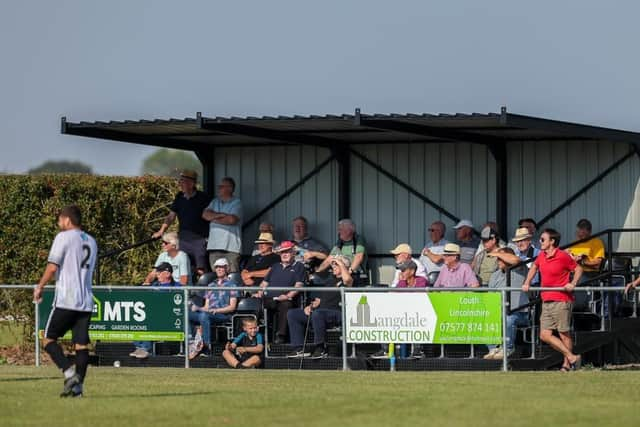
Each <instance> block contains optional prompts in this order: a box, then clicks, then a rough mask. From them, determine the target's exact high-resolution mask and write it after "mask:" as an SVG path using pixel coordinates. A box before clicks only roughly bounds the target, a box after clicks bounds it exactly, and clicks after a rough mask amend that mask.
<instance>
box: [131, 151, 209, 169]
mask: <svg viewBox="0 0 640 427" xmlns="http://www.w3.org/2000/svg"><path fill="white" fill-rule="evenodd" d="M182 169H192V170H194V171H196V172H198V176H202V164H201V163H200V161H199V160H198V158H197V157H196V156H195V155H194V154H193V153H191V152H189V151H181V150H169V149H168V148H161V149H159V150H156V151H155V152H154V153H153V154H151V155H150V156H148V157H147V158H146V159H144V161H143V162H142V174H143V175H160V176H176V175H177V174H178V172H179V171H180V170H182Z"/></svg>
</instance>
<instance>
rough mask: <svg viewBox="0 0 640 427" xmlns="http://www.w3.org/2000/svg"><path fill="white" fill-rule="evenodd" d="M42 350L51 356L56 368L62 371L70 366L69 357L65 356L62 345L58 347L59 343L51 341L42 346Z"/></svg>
mask: <svg viewBox="0 0 640 427" xmlns="http://www.w3.org/2000/svg"><path fill="white" fill-rule="evenodd" d="M44 351H46V352H47V353H48V354H49V356H51V359H52V360H53V363H55V364H56V366H57V367H58V368H60V369H62V372H64V371H66V370H67V369H69V368H70V367H71V362H69V359H67V358H66V357H65V355H64V351H62V347H60V344H58V343H57V342H55V341H51V342H50V343H49V344H47V345H46V346H44Z"/></svg>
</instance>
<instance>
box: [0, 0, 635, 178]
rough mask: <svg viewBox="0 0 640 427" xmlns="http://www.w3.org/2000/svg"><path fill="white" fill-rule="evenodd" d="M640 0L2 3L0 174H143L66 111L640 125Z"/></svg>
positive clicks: (128, 150)
mask: <svg viewBox="0 0 640 427" xmlns="http://www.w3.org/2000/svg"><path fill="white" fill-rule="evenodd" d="M638 16H640V3H637V2H631V1H629V2H626V1H620V2H595V1H566V2H557V1H556V2H552V1H538V2H526V3H525V2H513V1H485V2H477V1H457V2H454V1H447V2H429V1H395V2H390V1H384V2H381V1H344V0H343V1H329V0H325V1H322V2H303V1H272V2H265V1H255V2H254V1H243V2H216V1H181V2H176V1H166V2H163V1H154V2H143V1H131V0H130V1H118V0H110V1H108V2H97V1H75V0H73V1H60V2H49V1H29V0H26V1H22V2H18V1H5V2H2V4H1V5H0V54H1V58H2V67H0V144H2V148H3V150H2V152H3V155H2V156H1V157H0V159H1V160H0V172H8V173H22V172H25V171H26V170H28V169H29V168H31V167H34V166H37V165H39V164H40V163H42V162H43V161H45V160H48V159H58V160H61V159H66V160H79V161H82V162H85V163H88V164H90V165H91V166H92V167H93V169H94V171H95V172H97V173H101V174H118V175H134V174H137V173H138V172H139V170H140V165H141V163H142V160H143V159H144V157H145V156H147V155H148V154H150V153H151V152H153V149H152V148H149V147H143V146H137V145H133V144H123V143H111V142H104V141H98V140H90V139H83V138H78V137H73V136H63V135H60V133H59V129H60V117H61V116H67V118H68V120H70V121H72V122H77V121H80V120H91V121H94V120H122V119H153V118H169V117H176V118H182V117H187V116H191V117H193V116H195V113H196V111H202V112H203V114H204V115H208V116H215V115H221V116H227V115H229V116H231V115H239V116H243V115H274V114H326V113H332V114H340V113H351V112H353V110H354V108H355V107H360V108H361V109H362V111H363V112H365V113H374V112H375V113H391V112H400V113H407V112H416V113H421V112H429V113H438V112H445V113H455V112H482V113H486V112H491V111H493V112H498V111H499V109H500V106H501V105H506V106H507V107H508V109H509V111H510V112H515V113H521V114H529V115H534V116H541V117H548V118H554V119H559V120H568V121H576V122H583V123H589V124H597V125H601V126H607V127H613V128H621V129H626V130H633V131H640V119H639V118H638V117H639V116H638V113H637V108H636V105H637V103H638V99H639V98H640V96H639V95H640V78H639V76H640V56H639V55H638V54H637V51H638V47H637V42H638V40H640V37H639V36H640V29H639V28H640V27H639V26H638V25H637V22H636V21H637V17H638Z"/></svg>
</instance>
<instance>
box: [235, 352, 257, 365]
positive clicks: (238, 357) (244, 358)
mask: <svg viewBox="0 0 640 427" xmlns="http://www.w3.org/2000/svg"><path fill="white" fill-rule="evenodd" d="M231 354H233V357H235V358H236V360H237V361H238V362H240V363H244V362H245V361H247V360H249V359H250V358H252V357H253V356H258V357H260V355H259V354H255V353H244V354H237V353H231ZM260 361H262V357H260Z"/></svg>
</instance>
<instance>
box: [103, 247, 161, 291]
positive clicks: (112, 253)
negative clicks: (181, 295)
mask: <svg viewBox="0 0 640 427" xmlns="http://www.w3.org/2000/svg"><path fill="white" fill-rule="evenodd" d="M159 238H160V237H150V238H148V239H144V240H140V241H138V242H135V243H131V244H130V245H126V246H124V247H122V248H118V249H112V250H110V251H107V252H103V253H99V254H98V259H97V260H96V274H95V281H96V285H100V283H101V282H102V275H101V274H100V273H101V272H100V260H101V259H103V258H110V257H112V256H117V255H120V254H121V253H123V252H126V251H128V250H131V249H135V248H137V247H140V246H144V245H148V244H149V243H152V242H154V241H156V240H158V239H159Z"/></svg>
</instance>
